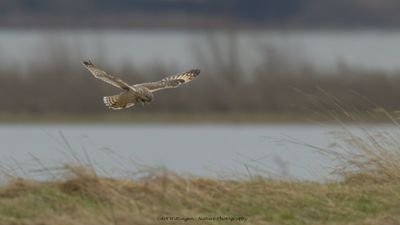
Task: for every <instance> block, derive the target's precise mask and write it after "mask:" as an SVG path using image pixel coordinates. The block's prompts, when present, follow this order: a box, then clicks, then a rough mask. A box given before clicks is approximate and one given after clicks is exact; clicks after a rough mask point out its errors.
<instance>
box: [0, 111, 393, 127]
mask: <svg viewBox="0 0 400 225" xmlns="http://www.w3.org/2000/svg"><path fill="white" fill-rule="evenodd" d="M388 113H389V112H384V113H383V112H377V111H376V112H375V111H374V112H360V113H358V114H357V118H356V119H355V118H354V117H353V116H349V115H348V114H346V113H343V112H341V113H334V115H327V114H326V113H314V112H310V113H303V114H301V113H197V114H196V113H195V114H193V113H140V112H139V113H138V112H135V111H125V112H119V111H113V112H112V113H103V114H68V113H67V114H8V113H0V123H3V124H7V123H11V124H16V123H24V124H25V123H76V124H79V123H117V124H118V123H121V124H126V123H138V124H141V123H146V124H163V123H165V124H168V123H192V124H201V123H212V124H215V123H220V124H224V123H225V124H227V123H233V124H235V123H236V124H260V123H266V124H267V123H269V124H270V123H279V124H285V123H286V124H293V123H310V122H323V123H334V124H337V122H338V121H342V122H346V123H357V122H363V123H365V122H368V123H392V122H393V121H392V120H388V115H387V114H388ZM397 116H398V112H397V113H393V118H397Z"/></svg>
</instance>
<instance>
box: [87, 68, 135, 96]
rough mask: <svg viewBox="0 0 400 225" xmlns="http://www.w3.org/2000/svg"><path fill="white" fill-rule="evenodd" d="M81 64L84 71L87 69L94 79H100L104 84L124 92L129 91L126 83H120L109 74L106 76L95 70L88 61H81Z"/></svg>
mask: <svg viewBox="0 0 400 225" xmlns="http://www.w3.org/2000/svg"><path fill="white" fill-rule="evenodd" d="M82 64H83V65H84V66H85V67H86V69H88V70H89V71H90V72H91V73H92V74H93V76H94V77H96V78H97V79H100V80H102V81H104V82H106V83H109V84H111V85H113V86H115V87H117V88H121V89H124V90H129V89H130V87H129V85H128V84H127V83H125V82H124V81H122V80H121V79H118V78H116V77H114V76H112V75H110V74H108V73H107V72H105V71H103V70H101V69H99V68H97V67H96V66H95V65H93V63H92V62H90V61H83V62H82Z"/></svg>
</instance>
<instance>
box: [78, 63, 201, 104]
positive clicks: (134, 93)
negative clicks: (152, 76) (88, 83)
mask: <svg viewBox="0 0 400 225" xmlns="http://www.w3.org/2000/svg"><path fill="white" fill-rule="evenodd" d="M83 65H84V66H85V67H86V68H87V69H88V70H89V71H90V72H91V73H92V74H93V76H95V77H96V78H98V79H100V80H103V81H104V82H107V83H109V84H111V85H113V86H115V87H118V88H121V89H123V90H124V92H122V93H120V94H117V95H112V96H105V97H104V98H103V101H104V104H105V105H106V106H108V107H109V108H111V109H124V108H129V107H132V106H134V105H135V104H138V103H141V104H143V105H145V104H148V103H150V102H151V101H152V100H153V99H154V95H153V92H155V91H159V90H163V89H167V88H176V87H178V86H180V85H181V84H184V83H187V82H189V81H191V80H193V79H194V78H196V77H197V76H198V75H199V73H200V70H198V69H195V70H190V71H187V72H185V73H182V74H179V75H175V76H171V77H167V78H164V79H162V80H160V81H157V82H150V83H143V84H136V85H133V86H131V85H128V84H127V83H125V82H124V81H122V80H120V79H118V78H116V77H114V76H112V75H110V74H108V73H106V72H105V71H103V70H101V69H99V68H97V67H95V66H94V65H93V64H92V63H91V62H90V61H89V62H86V61H84V62H83Z"/></svg>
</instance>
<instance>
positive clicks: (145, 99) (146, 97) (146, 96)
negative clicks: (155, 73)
mask: <svg viewBox="0 0 400 225" xmlns="http://www.w3.org/2000/svg"><path fill="white" fill-rule="evenodd" d="M153 97H154V95H153V93H151V92H150V91H146V92H143V93H141V95H140V96H139V99H138V101H139V102H141V103H142V104H143V105H145V104H148V103H150V102H151V101H152V100H153Z"/></svg>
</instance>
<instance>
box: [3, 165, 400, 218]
mask: <svg viewBox="0 0 400 225" xmlns="http://www.w3.org/2000/svg"><path fill="white" fill-rule="evenodd" d="M65 169H66V171H67V172H68V173H67V174H65V175H64V178H63V179H58V180H53V181H47V182H37V181H29V180H23V179H15V178H14V179H11V180H10V181H9V182H8V183H7V185H5V186H3V187H1V188H0V224H41V225H45V224H61V225H63V224H88V225H90V224H182V223H190V224H232V223H234V224H238V223H242V224H396V223H399V222H400V217H399V216H398V215H399V213H398V212H399V211H400V201H399V200H400V182H397V181H394V182H385V183H382V182H357V183H354V182H353V183H352V182H340V183H327V184H319V183H310V182H282V181H271V180H267V179H263V178H256V179H251V180H241V181H239V180H236V181H235V180H215V179H206V178H184V177H181V176H178V175H176V174H174V173H171V172H165V171H164V172H152V173H149V174H148V176H145V177H143V178H141V179H139V180H132V179H126V180H124V179H110V178H103V177H99V176H97V175H96V173H94V172H93V171H92V170H88V169H85V168H82V167H66V168H65ZM366 184H367V185H366ZM163 216H165V217H171V216H172V217H180V218H181V219H184V218H186V219H187V220H188V221H186V222H184V221H182V220H172V221H165V220H160V218H161V217H163ZM206 216H208V217H219V216H221V217H229V218H230V217H232V218H245V219H246V221H242V222H238V221H223V220H219V221H200V220H198V217H206ZM191 218H193V219H194V220H191Z"/></svg>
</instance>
